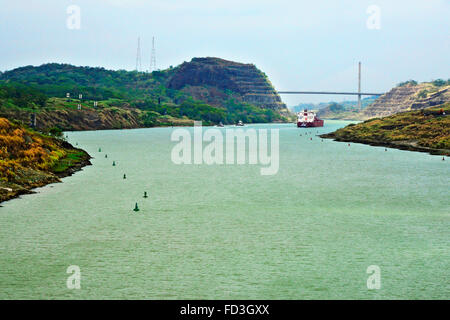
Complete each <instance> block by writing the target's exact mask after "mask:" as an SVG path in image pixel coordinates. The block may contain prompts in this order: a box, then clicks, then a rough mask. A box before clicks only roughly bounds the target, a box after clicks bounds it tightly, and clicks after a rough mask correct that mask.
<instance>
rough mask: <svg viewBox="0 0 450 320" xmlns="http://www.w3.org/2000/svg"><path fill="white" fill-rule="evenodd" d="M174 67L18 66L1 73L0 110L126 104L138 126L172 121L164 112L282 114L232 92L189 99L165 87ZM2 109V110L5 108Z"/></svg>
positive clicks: (245, 116) (256, 118)
mask: <svg viewBox="0 0 450 320" xmlns="http://www.w3.org/2000/svg"><path fill="white" fill-rule="evenodd" d="M174 70H175V68H169V69H167V70H164V71H154V72H152V73H142V72H136V71H133V72H129V71H124V70H119V71H112V70H106V69H104V68H91V67H75V66H72V65H67V64H45V65H42V66H39V67H32V66H27V67H22V68H18V69H15V70H12V71H7V72H4V73H2V74H0V112H1V109H3V110H5V109H21V110H27V111H31V112H36V113H39V112H42V111H43V110H54V109H61V108H69V109H74V108H77V105H78V103H83V107H89V108H93V106H94V101H96V102H97V103H98V108H97V110H101V109H104V108H111V107H116V108H122V107H127V108H136V109H139V110H141V111H144V112H142V114H141V120H142V121H141V123H140V125H142V126H147V127H148V126H158V125H167V124H168V123H170V122H172V123H173V121H167V119H166V118H167V117H168V116H169V117H172V118H179V119H191V120H202V121H204V124H206V125H211V124H217V123H219V122H223V123H228V124H231V123H236V122H237V121H239V120H242V121H244V122H248V123H250V122H271V121H275V120H280V119H281V116H280V114H279V113H277V112H275V111H273V110H267V109H263V108H258V107H255V106H253V105H249V104H246V103H243V102H240V101H236V100H234V99H233V96H232V95H231V94H230V95H229V99H228V100H225V101H224V103H223V105H221V106H212V105H209V104H206V103H205V102H203V101H199V100H194V99H193V98H192V97H191V96H190V95H189V94H187V93H186V92H183V91H180V90H174V89H170V88H168V87H167V81H168V79H169V78H170V75H171V74H172V73H173V72H174ZM67 93H69V94H70V98H69V99H67V98H66V95H67ZM79 94H82V95H83V96H82V100H78V95H79ZM56 98H59V99H56ZM49 102H50V103H49ZM2 114H4V115H6V114H5V113H4V112H3V113H2ZM7 115H8V116H10V114H7ZM63 129H68V128H63Z"/></svg>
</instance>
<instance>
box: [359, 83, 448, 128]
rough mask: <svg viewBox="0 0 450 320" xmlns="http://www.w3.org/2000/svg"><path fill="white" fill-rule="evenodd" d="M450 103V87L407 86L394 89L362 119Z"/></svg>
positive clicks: (365, 111) (379, 99) (366, 112)
mask: <svg viewBox="0 0 450 320" xmlns="http://www.w3.org/2000/svg"><path fill="white" fill-rule="evenodd" d="M448 101H450V85H446V86H442V87H437V86H434V85H433V84H432V83H421V84H417V85H413V84H407V85H404V86H399V87H395V88H393V89H392V90H391V91H389V92H387V93H386V94H384V95H382V96H381V97H379V98H378V99H377V100H375V102H374V103H372V104H371V105H370V106H368V107H367V108H366V109H365V110H364V111H363V112H362V113H361V119H364V120H365V119H370V118H379V117H385V116H390V115H392V114H395V113H399V112H405V111H411V110H418V109H425V108H428V107H433V106H439V105H443V104H444V103H446V102H448Z"/></svg>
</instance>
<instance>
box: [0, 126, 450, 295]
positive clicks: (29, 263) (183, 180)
mask: <svg viewBox="0 0 450 320" xmlns="http://www.w3.org/2000/svg"><path fill="white" fill-rule="evenodd" d="M346 124H347V123H345V122H342V121H327V123H326V127H324V128H321V129H319V130H318V131H319V132H321V133H323V132H328V131H332V130H335V129H336V128H338V127H342V126H344V125H346ZM251 127H254V128H279V129H280V168H279V172H278V174H277V175H274V176H261V175H260V171H259V170H260V166H258V165H240V166H238V165H223V166H218V165H213V166H207V165H175V164H173V163H172V161H171V158H170V155H171V149H172V147H173V146H174V145H175V143H173V142H170V134H171V132H172V130H174V129H172V128H155V129H138V130H121V131H97V132H70V133H68V134H69V141H70V142H72V143H73V144H75V142H78V145H79V146H80V147H82V148H84V149H85V150H87V151H88V152H89V153H90V154H91V155H92V156H93V157H95V158H94V159H93V160H92V163H93V165H92V166H89V167H86V168H85V169H84V170H83V171H81V172H78V173H76V174H75V175H74V176H72V177H68V178H65V179H64V180H63V183H59V184H53V185H50V186H46V187H44V188H40V189H38V190H37V191H38V193H37V194H33V195H26V196H22V197H21V198H20V199H14V200H11V201H8V202H5V203H3V207H2V208H0V228H1V232H0V298H2V299H9V298H20V299H23V298H31V299H40V298H44V299H54V298H62V299H72V298H76V299H78V298H87V299H103V298H113V299H116V298H138V299H141V298H145V299H176V298H180V299H184V298H186V299H193V298H195V299H197V298H198V299H341V298H343V299H350V298H357V299H360V298H361V299H381V298H387V299H394V298H400V299H420V298H424V299H429V298H438V299H448V298H450V280H449V278H450V265H449V263H450V249H449V240H450V213H449V212H450V201H449V189H450V188H449V187H450V161H449V159H447V161H442V160H441V157H437V156H431V155H428V154H425V153H415V152H408V151H400V150H393V149H389V150H388V152H385V151H384V148H377V147H371V146H366V145H358V144H351V146H350V147H348V146H347V143H339V142H334V141H331V140H325V141H323V142H322V141H321V139H319V138H316V137H314V139H313V141H310V139H309V137H310V136H309V135H308V136H305V135H304V134H303V136H300V135H299V134H300V133H305V132H306V131H312V132H313V133H316V131H317V130H315V129H314V130H307V129H306V130H305V129H297V128H295V127H293V126H292V125H255V126H251ZM190 130H191V129H190ZM100 147H101V149H102V152H101V153H99V152H98V149H99V148H100ZM105 154H108V158H107V159H105V156H104V155H105ZM112 161H115V162H116V164H117V165H116V166H115V167H113V166H112ZM124 174H126V176H127V179H125V180H124V179H123V175H124ZM144 191H147V192H148V194H149V198H148V199H144V198H143V193H144ZM136 202H138V204H139V207H140V209H141V210H140V212H139V213H134V212H133V208H134V205H135V203H136ZM70 265H77V266H79V267H80V269H81V289H80V290H69V289H67V287H66V279H67V277H68V276H69V275H68V274H66V269H67V267H68V266H70ZM370 265H378V266H379V267H380V269H381V289H379V290H368V289H367V285H366V281H367V277H368V276H369V275H368V274H367V273H366V269H367V267H368V266H370Z"/></svg>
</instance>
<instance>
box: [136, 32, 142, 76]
mask: <svg viewBox="0 0 450 320" xmlns="http://www.w3.org/2000/svg"><path fill="white" fill-rule="evenodd" d="M141 70H142V59H141V38H140V37H138V46H137V53H136V71H138V72H139V71H141Z"/></svg>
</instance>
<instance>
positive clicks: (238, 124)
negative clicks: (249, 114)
mask: <svg viewBox="0 0 450 320" xmlns="http://www.w3.org/2000/svg"><path fill="white" fill-rule="evenodd" d="M236 126H237V127H243V126H244V123H243V122H242V121H241V120H239V122H238V123H236Z"/></svg>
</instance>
